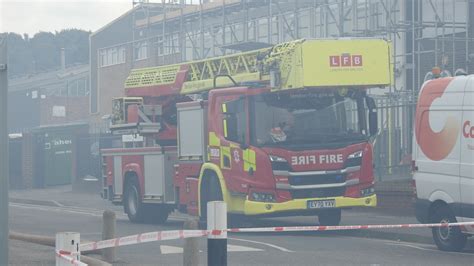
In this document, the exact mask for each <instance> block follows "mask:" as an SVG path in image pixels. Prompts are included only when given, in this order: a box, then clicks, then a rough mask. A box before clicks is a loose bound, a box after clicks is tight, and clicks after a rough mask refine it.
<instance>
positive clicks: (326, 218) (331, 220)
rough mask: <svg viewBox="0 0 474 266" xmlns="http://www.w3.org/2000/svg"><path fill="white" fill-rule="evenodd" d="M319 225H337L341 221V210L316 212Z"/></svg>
mask: <svg viewBox="0 0 474 266" xmlns="http://www.w3.org/2000/svg"><path fill="white" fill-rule="evenodd" d="M318 219H319V225H322V226H334V225H339V223H340V222H341V210H340V209H330V210H324V211H322V212H321V213H319V214H318Z"/></svg>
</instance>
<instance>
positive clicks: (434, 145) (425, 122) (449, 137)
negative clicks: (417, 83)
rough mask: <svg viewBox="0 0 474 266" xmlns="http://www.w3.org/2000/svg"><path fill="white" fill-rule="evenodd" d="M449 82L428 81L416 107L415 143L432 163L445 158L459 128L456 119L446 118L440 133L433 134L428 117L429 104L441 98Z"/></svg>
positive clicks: (451, 148) (454, 142)
mask: <svg viewBox="0 0 474 266" xmlns="http://www.w3.org/2000/svg"><path fill="white" fill-rule="evenodd" d="M451 80H452V78H443V79H439V80H434V81H430V82H429V83H428V84H426V85H425V88H424V89H423V91H422V93H421V95H420V98H419V100H418V104H417V106H416V109H417V112H416V121H417V122H416V126H415V132H416V133H415V135H416V141H417V142H418V145H419V146H420V148H421V150H422V151H423V153H424V154H425V155H426V157H428V158H430V159H431V160H433V161H440V160H442V159H444V158H446V157H447V156H448V155H449V154H450V153H451V151H452V150H453V148H454V145H456V142H457V140H458V133H459V128H458V125H457V124H458V123H457V120H456V118H454V117H448V118H447V120H446V124H445V125H444V127H443V129H442V130H441V131H440V132H433V130H432V129H431V126H430V121H429V115H428V113H429V108H430V107H431V104H432V103H433V101H434V100H436V99H437V98H441V97H442V96H443V93H444V91H445V90H446V88H447V87H448V84H449V82H451ZM424 112H426V114H425V115H423V113H424Z"/></svg>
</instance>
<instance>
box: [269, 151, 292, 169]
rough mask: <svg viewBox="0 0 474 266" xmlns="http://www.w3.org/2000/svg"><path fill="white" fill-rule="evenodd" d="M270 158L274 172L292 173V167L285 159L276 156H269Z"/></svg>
mask: <svg viewBox="0 0 474 266" xmlns="http://www.w3.org/2000/svg"><path fill="white" fill-rule="evenodd" d="M268 157H269V158H270V162H271V163H272V170H273V171H290V170H291V169H290V165H289V164H288V161H287V160H286V159H285V158H282V157H279V156H275V155H270V156H268Z"/></svg>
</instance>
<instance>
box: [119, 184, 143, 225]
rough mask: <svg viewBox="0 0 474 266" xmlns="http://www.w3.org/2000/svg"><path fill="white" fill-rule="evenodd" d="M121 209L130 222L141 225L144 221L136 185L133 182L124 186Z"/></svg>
mask: <svg viewBox="0 0 474 266" xmlns="http://www.w3.org/2000/svg"><path fill="white" fill-rule="evenodd" d="M123 207H124V210H125V213H126V214H127V215H128V219H129V220H130V221H131V222H133V223H142V222H143V221H144V206H143V203H142V200H141V196H140V192H139V188H138V184H137V183H136V182H134V181H131V182H127V184H126V186H125V193H124V198H123Z"/></svg>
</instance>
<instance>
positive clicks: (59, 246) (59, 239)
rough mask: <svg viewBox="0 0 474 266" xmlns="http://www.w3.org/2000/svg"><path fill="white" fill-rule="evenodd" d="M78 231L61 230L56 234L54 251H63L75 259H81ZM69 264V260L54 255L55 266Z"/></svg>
mask: <svg viewBox="0 0 474 266" xmlns="http://www.w3.org/2000/svg"><path fill="white" fill-rule="evenodd" d="M80 242H81V241H80V235H79V233H73V232H61V233H57V234H56V251H64V252H65V253H66V255H67V254H70V255H67V256H69V257H71V258H73V259H75V260H77V261H81V252H80V249H79V246H80ZM66 265H68V266H70V265H71V262H69V261H67V260H65V259H63V258H60V257H59V256H57V255H56V266H66Z"/></svg>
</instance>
